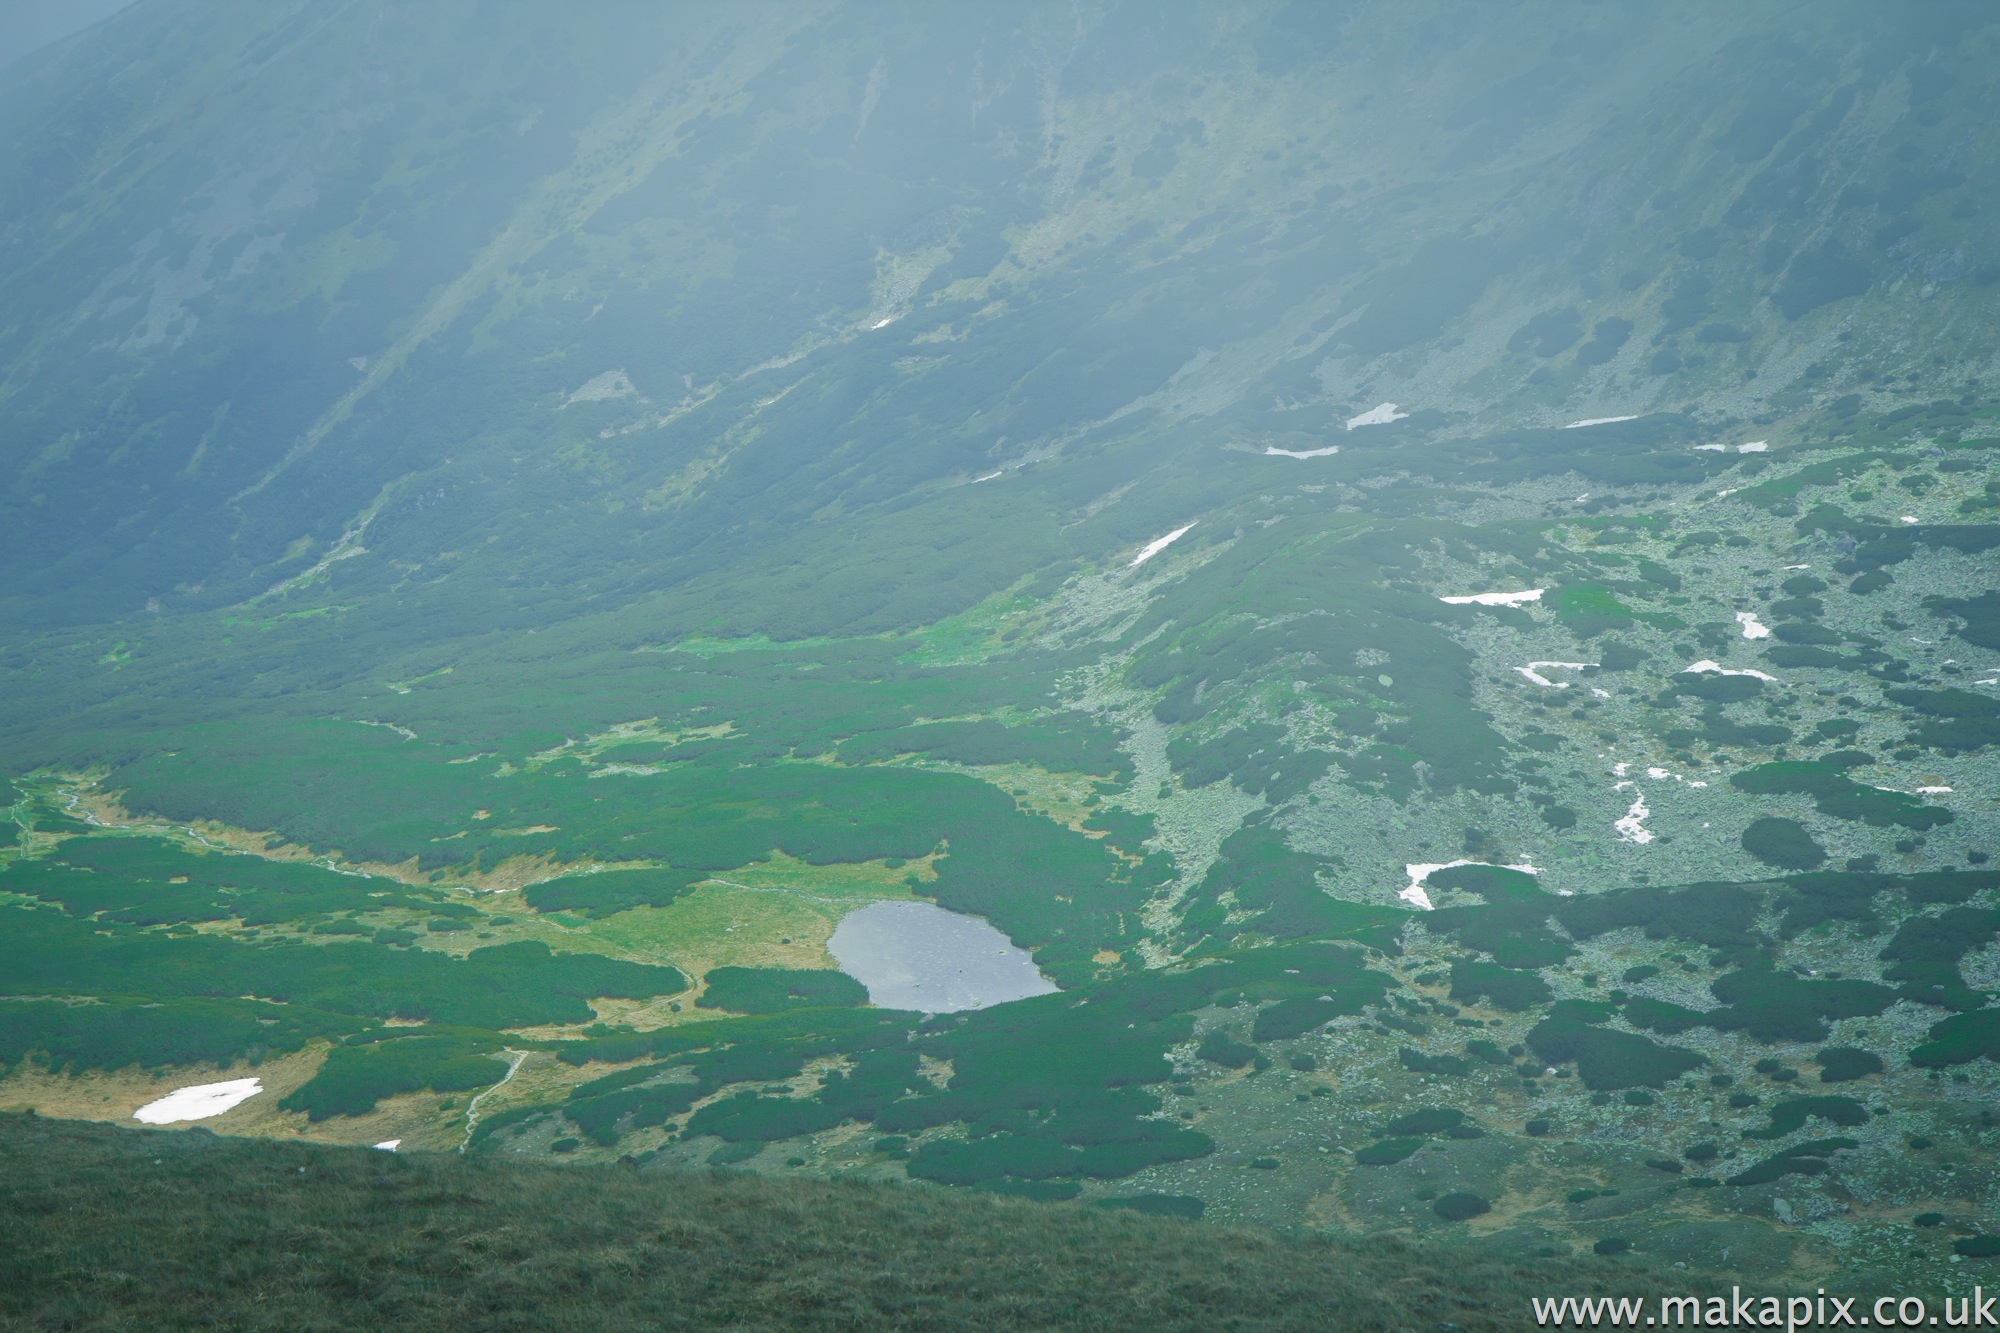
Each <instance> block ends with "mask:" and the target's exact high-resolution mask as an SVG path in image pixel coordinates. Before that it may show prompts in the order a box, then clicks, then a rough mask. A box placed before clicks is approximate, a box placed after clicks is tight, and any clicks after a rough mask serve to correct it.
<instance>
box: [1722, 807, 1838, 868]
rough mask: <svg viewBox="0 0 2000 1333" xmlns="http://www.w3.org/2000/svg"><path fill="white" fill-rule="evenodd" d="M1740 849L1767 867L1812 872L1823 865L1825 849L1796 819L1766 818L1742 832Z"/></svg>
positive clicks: (1824, 862) (1753, 823)
mask: <svg viewBox="0 0 2000 1333" xmlns="http://www.w3.org/2000/svg"><path fill="white" fill-rule="evenodd" d="M1742 841H1743V850H1744V851H1746V852H1748V853H1750V855H1752V856H1754V857H1756V858H1757V859H1758V860H1759V861H1762V862H1763V863H1764V864H1765V865H1767V866H1778V867H1781V868H1782V869H1785V870H1812V869H1815V868H1817V867H1819V866H1822V865H1824V864H1826V848H1824V847H1822V846H1820V845H1819V844H1818V843H1817V842H1815V841H1814V840H1813V836H1812V834H1810V833H1808V832H1807V831H1806V827H1805V825H1803V824H1801V823H1799V822H1798V821H1797V820H1795V819H1780V818H1777V817H1775V816H1766V817H1765V818H1763V819H1759V820H1755V821H1754V822H1752V823H1751V825H1750V827H1749V828H1746V829H1744V830H1743V840H1742Z"/></svg>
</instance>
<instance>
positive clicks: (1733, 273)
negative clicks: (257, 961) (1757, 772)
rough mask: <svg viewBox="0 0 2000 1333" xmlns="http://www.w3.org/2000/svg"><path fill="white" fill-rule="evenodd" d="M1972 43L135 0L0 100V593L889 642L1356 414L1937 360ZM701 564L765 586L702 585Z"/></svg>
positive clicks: (169, 606) (1833, 374)
mask: <svg viewBox="0 0 2000 1333" xmlns="http://www.w3.org/2000/svg"><path fill="white" fill-rule="evenodd" d="M1990 40H1991V37H1990V32H1989V31H1988V29H1987V27H1985V26H1983V25H1982V23H1981V9H1980V7H1979V6H1976V5H1975V6H1949V5H1939V6H1921V7H1918V8H1916V9H1915V10H1913V11H1912V12H1911V13H1908V14H1902V13H1898V14H1896V15H1894V16H1890V15H1888V14H1886V13H1885V12H1884V11H1882V10H1881V9H1880V8H1879V7H1877V6H1870V5H1857V6H1852V7H1841V6H1834V7H1830V8H1825V9H1820V10H1817V11H1815V13H1814V14H1813V16H1812V20H1811V21H1810V22H1802V21H1801V20H1800V17H1799V15H1798V12H1797V11H1795V10H1793V9H1790V8H1786V7H1778V6H1745V7H1741V8H1739V9H1738V10H1736V11H1735V12H1733V13H1731V14H1728V15H1722V14H1717V15H1710V16H1705V18H1704V21H1703V22H1701V23H1699V24H1691V23H1686V22H1682V21H1680V20H1679V19H1678V18H1676V17H1675V16H1674V15H1672V14H1670V13H1666V12H1662V11H1659V10H1658V9H1656V8H1654V7H1650V6H1616V5H1602V6H1590V7H1576V6H1562V5H1554V6H1546V7H1541V6H1536V5H1525V6H1467V7H1463V8H1457V7H1447V8H1446V9H1440V10H1438V11H1437V12H1436V13H1434V14H1429V15H1424V16H1420V15H1419V14H1418V13H1416V12H1413V11H1409V10H1407V9H1404V8H1402V7H1400V6H1368V5H1360V6H1345V7H1332V6H1319V5H1299V6H1291V7H1287V6H1276V7H1269V6H1248V7H1242V6H1206V7H1205V6H1200V5H1149V6H1103V7H1098V8H1091V7H1084V8H1082V9H1077V8H1074V7H1070V6H1045V7H1036V6H1021V7H1010V8H1009V9H1007V10H1005V11H985V10H981V9H977V8H947V9H945V10H942V11H931V10H922V11H920V10H907V9H906V10H900V11H898V10H895V9H888V10H882V11H871V12H869V13H867V14H861V13H858V12H855V11H852V10H848V9H844V8H841V7H837V6H836V7H821V6H809V5H797V6H782V7H777V8H769V9H761V10H760V9H755V8H752V9H743V10H734V9H732V10H724V9H721V8H707V9H696V10H678V11H674V12H672V13H667V12H664V11H659V10H655V9H653V8H651V7H648V6H630V7H619V6H612V7H607V8H605V9H602V10H600V11H598V12H596V13H593V14H589V15H573V16H566V17H564V18H562V19H557V18H556V17H555V16H553V15H548V14H543V13H537V12H535V11H532V10H529V9H520V8H507V7H501V8H499V9H496V10H493V11H491V12H482V14H481V15H480V17H479V18H478V19H476V20H474V19H469V18H465V17H463V16H461V15H459V14H458V13H457V12H456V11H454V10H450V9H448V8H444V7H424V8H419V9H415V10H408V9H401V8H395V7H391V8H385V9H371V8H369V7H367V6H358V7H349V6H311V5H308V6H286V5H275V6H270V7H267V8H266V9H265V10H264V12H263V13H262V14H260V15H259V16H258V19H257V21H256V22H254V23H249V24H246V23H245V22H244V16H243V14H242V13H241V12H240V11H235V10H229V9H222V8H217V9H202V8H199V7H197V8H195V9H192V10H190V9H188V8H185V7H176V6H164V5H158V6H147V5H140V6H137V7H135V8H134V9H132V10H131V11H128V12H126V13H122V14H119V15H117V16H116V17H115V18H114V19H113V20H112V21H111V22H110V23H108V24H106V25H105V26H104V28H103V29H102V30H101V31H100V32H98V33H95V34H93V36H92V39H91V41H90V42H89V43H87V44H86V45H84V46H81V47H78V48H76V49H74V50H73V51H70V52H68V53H66V54H64V55H63V56H62V57H61V58H60V59H56V60H51V61H45V62H42V63H40V64H37V63H36V62H34V61H30V62H29V63H28V64H27V65H26V66H24V67H23V68H21V69H17V70H15V71H12V72H11V73H10V76H9V78H8V80H7V88H6V91H5V98H6V123H7V124H8V125H9V126H10V130H9V137H10V139H11V141H12V148H11V149H10V151H9V152H8V153H7V155H6V160H5V167H4V171H5V184H4V185H0V191H4V197H5V198H6V199H7V201H8V207H7V215H8V220H7V225H6V230H5V239H4V242H0V245H4V249H0V256H4V258H0V265H4V268H0V272H4V274H5V276H4V279H0V281H4V283H5V294H6V300H7V307H8V309H9V311H10V317H9V319H8V320H7V329H6V331H5V344H4V347H0V358H4V364H5V366H6V378H5V380H4V384H5V389H4V394H5V402H6V405H7V411H8V416H9V422H10V428H9V430H8V432H7V441H6V448H7V451H8V452H7V461H6V465H5V466H6V471H7V473H8V475H9V477H10V478H11V480H10V484H9V487H8V495H7V500H6V505H7V508H6V514H5V517H6V522H5V524H4V531H5V533H6V537H5V543H6V545H5V554H4V556H3V557H0V559H4V561H5V564H4V570H5V575H6V587H7V596H8V608H9V610H8V615H9V619H10V620H15V621H16V622H17V623H21V622H31V623H33V622H39V623H78V622H87V621H102V620H110V619H115V618H120V617H127V616H131V615H133V614H135V613H137V612H138V611H140V609H141V608H143V607H145V606H147V605H149V604H151V603H154V602H156V603H157V605H158V606H159V607H160V609H161V611H162V613H163V614H171V613H173V612H175V611H180V610H188V609H199V608H211V607H217V606H222V605H229V604H233V603H236V602H240V601H242V600H244V599H245V598H246V597H248V596H250V595H252V594H256V593H261V592H264V591H265V590H267V589H269V588H271V587H273V586H276V585H278V584H281V583H283V582H284V581H285V580H287V579H292V578H297V577H298V576H299V575H300V574H302V573H304V572H305V571H306V570H308V569H311V568H313V567H314V566H315V565H316V564H317V562H319V561H322V560H324V559H325V558H326V557H327V556H328V555H329V554H330V553H332V552H334V551H336V550H341V549H349V550H351V549H353V548H354V546H356V545H365V546H366V547H367V548H368V552H369V556H368V557H367V558H365V559H357V560H356V561H355V562H354V563H352V564H345V563H343V564H342V565H341V566H340V567H339V568H338V569H337V571H334V570H331V569H330V570H329V572H330V575H331V577H332V580H333V582H334V585H335V587H336V588H337V589H338V590H339V591H340V593H341V594H342V595H343V596H347V595H352V596H359V597H365V598H367V599H369V601H370V602H371V610H376V613H377V614H381V615H387V616H390V617H392V618H395V619H398V620H401V621H405V622H407V620H408V619H409V618H410V617H412V616H419V617H427V616H430V615H435V614H437V611H438V608H439V607H440V605H441V603H443V602H451V603H454V604H456V603H460V602H464V601H467V600H470V601H472V602H474V603H476V604H477V606H478V607H479V615H480V616H481V617H482V623H481V626H480V628H491V627H499V626H508V627H519V626H526V625H535V624H543V623H547V622H549V621H550V620H553V619H560V618H565V617H567V616H568V615H570V614H571V613H573V611H574V609H575V602H576V599H578V598H583V597H588V598H592V599H595V601H597V602H598V603H612V604H624V603H630V602H632V601H634V600H637V599H642V598H652V599H655V600H656V601H661V599H662V598H663V595H666V596H665V598H664V601H662V604H660V605H659V606H658V608H657V610H655V611H653V612H652V615H653V617H654V618H655V619H656V620H657V621H658V623H659V624H660V626H661V628H662V629H663V630H682V631H685V630H686V629H687V628H691V627H692V626H693V625H697V624H701V623H705V622H707V621H711V620H714V619H716V618H718V616H720V618H721V619H722V620H723V621H724V622H725V623H728V624H729V625H730V627H731V628H732V629H735V630H737V631H739V632H755V631H764V632H769V633H773V634H776V635H779V636H784V635H787V634H791V633H796V632H798V631H799V630H801V629H804V630H805V631H806V632H811V633H820V632H826V631H827V630H829V629H831V628H836V627H837V628H840V629H844V630H849V631H851V630H854V629H864V630H873V629H885V628H900V627H903V626H907V625H911V624H918V623H927V622H928V621H931V620H934V619H936V618H938V617H939V616H940V615H943V614H948V613H949V612H950V611H952V610H956V609H960V608H961V607H962V606H963V605H966V604H969V603H970V602H971V601H976V600H978V599H979V598H980V597H982V596H984V595H986V594H987V593H990V592H992V591H995V590H997V589H998V588H1000V587H1004V586H1006V585H1007V584H1009V583H1011V582H1012V581H1013V580H1014V579H1015V578H1017V577H1020V576H1021V575H1023V574H1025V573H1028V572H1030V571H1032V570H1034V569H1037V568H1040V567H1044V566H1047V565H1049V564H1050V563H1052V562H1055V561H1059V560H1061V559H1064V558H1074V557H1079V556H1081V557H1086V558H1104V557H1106V556H1107V555H1108V553H1109V552H1110V551H1112V550H1114V549H1116V548H1118V547H1120V546H1122V545H1124V544H1127V543H1130V542H1133V541H1135V540H1143V539H1144V538H1145V537H1146V536H1149V535H1151V531H1150V526H1149V525H1152V524H1154V523H1155V522H1157V520H1158V518H1159V516H1160V515H1161V514H1162V513H1163V512H1164V513H1168V514H1172V515H1175V516H1178V515H1179V514H1180V513H1182V512H1183V510H1184V508H1185V505H1186V502H1187V500H1188V498H1189V497H1190V496H1191V495H1194V494H1199V495H1201V496H1204V497H1206V496H1212V495H1213V494H1214V493H1215V491H1214V488H1215V487H1216V486H1218V485H1220V486H1222V487H1224V488H1225V489H1226V491H1227V492H1231V493H1240V492H1242V491H1243V490H1245V489H1249V487H1250V486H1253V485H1255V484H1256V483H1249V485H1246V483H1245V481H1244V480H1243V479H1239V478H1234V477H1230V478H1229V479H1228V480H1224V479H1223V478H1222V477H1217V476H1213V475H1211V474H1213V473H1222V474H1223V476H1225V477H1226V476H1228V474H1229V473H1231V472H1238V473H1240V472H1241V471H1242V470H1243V469H1242V467H1241V463H1242V461H1243V460H1240V459H1233V458H1231V457H1230V456H1229V455H1228V454H1227V453H1226V452H1223V451H1224V450H1226V447H1227V445H1228V444H1229V443H1231V442H1242V443H1254V442H1255V441H1256V440H1258V439H1261V438H1262V437H1263V436H1266V435H1278V434H1282V435H1283V436H1285V437H1286V438H1292V437H1298V438H1299V439H1305V440H1309V441H1316V440H1318V439H1319V438H1320V437H1322V436H1327V437H1328V438H1329V439H1330V438H1331V436H1330V435H1329V434H1328V433H1329V431H1330V430H1337V429H1338V427H1339V424H1340V422H1341V421H1343V420H1344V419H1345V418H1346V417H1348V416H1351V415H1354V414H1355V413H1357V412H1360V411H1362V410H1364V409H1366V408H1369V407H1372V406H1374V404H1375V402H1376V401H1378V400H1381V399H1393V400H1396V401H1398V402H1401V403H1404V404H1405V410H1413V409H1415V410H1423V411H1428V412H1431V413H1437V414H1441V416H1442V418H1443V420H1441V421H1439V423H1438V425H1439V427H1440V428H1441V429H1443V430H1445V431H1446V432H1447V433H1449V434H1455V435H1464V434H1469V433H1476V432H1481V431H1491V430H1494V429H1499V428H1503V427H1512V426H1531V425H1549V424H1560V423H1562V422H1565V421H1569V420H1574V419H1577V418H1579V417H1591V416H1613V415H1619V414H1624V413H1640V412H1654V411H1662V410H1664V411H1681V410H1683V409H1686V408H1693V409H1694V411H1695V413H1696V414H1697V416H1698V418H1699V419H1702V420H1704V421H1714V420H1718V419H1723V418H1734V419H1745V418H1753V417H1756V416H1758V415H1761V414H1767V413H1786V414H1790V413H1797V412H1800V411H1803V410H1807V409H1811V408H1814V407H1823V406H1825V405H1826V404H1828V403H1830V402H1833V401H1835V400H1837V399H1838V398H1839V397H1840V396H1841V395H1842V394H1845V393H1848V392H1856V391H1859V392H1862V393H1864V395H1866V396H1867V398H1868V402H1869V404H1870V405H1871V406H1872V405H1873V404H1874V403H1875V402H1876V401H1877V396H1878V395H1883V394H1888V393H1893V392H1894V391H1896V390H1898V389H1901V388H1904V387H1906V385H1905V383H1904V382H1903V381H1902V377H1903V376H1904V375H1906V374H1909V373H1912V372H1914V373H1916V374H1918V375H1919V376H1920V377H1921V378H1922V379H1923V381H1924V382H1925V384H1926V385H1930V384H1931V383H1933V382H1941V383H1944V384H1947V385H1950V386H1953V387H1955V386H1956V384H1957V383H1958V381H1959V380H1960V379H1961V378H1963V377H1965V376H1967V375H1977V374H1978V373H1979V372H1980V371H1981V370H1983V369H1985V368H1986V367H1987V366H1988V363H1989V362H1990V359H1991V357H1992V356H1993V354H1994V350H1995V349H1994V346H1993V343H1992V337H1993V335H1992V332H1991V330H1992V320H1991V319H1990V318H1989V317H1987V316H1989V315H1990V312H1991V310H1992V309H1993V304H1992V303H1993V302H1994V301H1995V300H2000V287H1996V286H1995V277H1996V275H2000V249H1996V245H2000V242H1996V240H1995V238H1994V236H1993V230H1992V219H1991V212H1990V210H1991V207H1992V201H1991V200H1990V199H1989V198H1988V197H1987V194H1986V190H1985V187H1984V186H1983V185H1982V184H1980V181H1981V179H1982V178H1983V175H1984V173H1982V171H1981V170H1980V168H1981V167H1982V166H1983V165H1985V164H1988V163H1990V162H1991V161H1992V159H1993V152H1994V144H1993V139H1992V135H1993V130H1992V127H1991V126H1990V124H1989V123H1988V118H1987V117H1984V116H1983V115H1981V114H1980V112H1981V109H1982V108H1983V107H1984V106H1985V105H1986V104H1987V103H1988V102H1989V101H1990V100H1991V98H1990V95H1989V94H1990V92H1991V88H1990V85H1989V83H1988V82H1987V79H1988V74H1987V69H1986V66H1987V62H1985V61H1983V60H1982V59H1981V58H1980V56H1981V55H1982V53H1984V52H1985V51H1986V50H1987V48H1986V46H1985V45H1984V43H1985V42H1987V41H1990ZM110 67H115V68H116V69H117V71H118V72H117V76H116V78H115V79H111V78H107V77H106V76H105V70H106V69H107V68H110ZM1857 335H1859V336H1860V337H1861V341H1860V342H1859V343H1858V344H1857V343H1856V342H1855V341H1854V339H1855V337H1856V336H1857ZM1753 375H1754V378H1753ZM1363 400H1366V401H1363ZM1883 401H1891V400H1887V399H1884V400H1883ZM1232 463H1234V464H1236V466H1234V467H1231V464H1232ZM1031 465H1032V467H1031ZM999 469H1005V471H1004V472H1003V473H1002V476H1001V477H1000V478H996V480H1004V481H1005V482H1006V485H1005V486H999V487H994V488H993V489H996V490H1003V491H1004V490H1007V489H1010V488H1011V489H1012V490H1013V491H1014V492H1016V494H1015V495H1010V496H1003V497H1002V498H999V499H989V498H987V497H984V496H982V497H980V498H979V499H977V500H974V499H970V498H969V497H968V495H967V494H965V493H963V491H962V488H963V487H964V486H965V485H966V484H967V483H969V482H971V481H972V480H973V479H974V478H976V477H980V476H984V475H986V474H988V473H990V472H993V471H995V470H999ZM1030 469H1031V470H1030ZM1135 481H1138V482H1141V483H1142V484H1141V485H1140V486H1139V487H1138V488H1137V490H1136V491H1135V492H1134V493H1131V494H1130V495H1128V497H1127V498H1125V499H1124V500H1123V501H1122V502H1120V503H1116V504H1104V505H1102V506H1101V507H1100V508H1097V509H1092V506H1093V504H1094V503H1095V502H1101V501H1104V500H1105V499H1106V498H1107V497H1108V496H1110V495H1111V494H1113V493H1114V492H1116V491H1117V490H1118V488H1119V487H1120V486H1122V485H1126V484H1128V483H1132V482H1135ZM1177 504H1178V505H1179V507H1176V505H1177ZM968 520H970V521H969V522H968ZM989 523H993V524H995V525H996V527H997V531H994V532H990V533H989V532H986V531H985V530H984V529H985V527H986V525H987V524H989ZM527 524H531V525H533V528H532V534H530V533H529V532H528V531H524V530H523V526H522V525H527ZM941 528H942V529H945V530H946V531H945V532H940V531H939V530H940V529H941ZM975 531H977V534H978V535H976V536H975V535H974V532H975ZM349 533H354V534H356V535H355V536H353V537H350V538H348V539H347V540H348V546H347V547H346V548H342V546H341V542H342V540H343V536H344V535H345V534H349ZM530 535H532V541H530V540H528V538H529V537H530ZM491 536H498V537H499V538H500V540H498V541H497V542H492V543H488V542H487V541H486V538H488V537H491ZM829 545H830V546H833V547H834V548H836V549H840V550H842V551H843V552H847V551H852V552H853V554H852V555H849V556H847V557H846V558H839V557H836V558H835V559H834V560H832V561H830V562H827V561H826V560H825V556H824V553H823V550H822V548H824V547H827V546H829ZM857 545H858V546H859V548H860V549H858V550H856V549H854V548H855V547H856V546H857ZM479 547H490V548H492V549H477V548H479ZM809 553H810V554H809ZM913 561H916V562H921V563H922V564H923V565H924V575H925V576H924V577H923V578H921V579H917V578H910V577H907V576H906V570H907V568H908V566H909V564H910V562H913ZM808 563H809V564H814V565H818V566H819V568H817V569H816V570H814V571H813V573H811V574H801V573H799V572H797V566H799V565H801V564H808ZM857 563H865V564H866V566H867V567H868V568H867V569H866V570H863V569H857V568H855V565H856V564H857ZM885 564H886V566H887V568H886V569H885V568H883V566H884V565H885ZM746 566H748V567H749V569H750V570H753V571H754V572H755V574H756V575H759V576H763V577H764V578H765V579H766V581H769V582H774V583H776V584H777V585H778V586H779V589H780V590H781V591H779V593H778V595H776V596H775V597H765V598H759V599H758V600H759V602H760V603H762V605H760V606H759V607H758V609H756V610H754V611H753V610H746V609H724V608H722V607H719V606H718V602H723V601H733V600H736V599H735V598H732V597H729V596H728V595H727V594H726V593H724V592H723V591H722V589H724V588H727V587H729V586H731V584H732V581H733V580H734V579H740V578H741V577H743V576H744V570H745V567H746ZM788 571H790V572H789V573H788ZM885 574H886V575H887V576H888V577H886V578H885V577H880V576H882V575H885ZM898 575H905V576H904V577H898ZM860 585H878V586H860ZM378 601H379V602H380V603H381V606H380V608H379V610H377V609H376V608H375V607H374V606H373V605H372V603H375V602H378ZM398 611H400V612H401V614H400V615H399V614H398ZM821 622H826V623H821Z"/></svg>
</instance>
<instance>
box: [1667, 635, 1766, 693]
mask: <svg viewBox="0 0 2000 1333" xmlns="http://www.w3.org/2000/svg"><path fill="white" fill-rule="evenodd" d="M1744 637H1745V638H1748V637H1749V635H1748V634H1747V633H1746V634H1745V635H1744ZM1681 674H1682V675H1683V676H1700V675H1704V674H1712V675H1717V676H1755V677H1756V678H1757V679H1758V680H1768V681H1770V682H1771V683H1772V684H1774V685H1775V684H1777V682H1778V678H1777V677H1776V676H1773V675H1769V674H1767V673H1766V672H1762V671H1756V670H1752V669H1751V668H1748V667H1746V668H1744V669H1743V670H1741V671H1732V670H1730V669H1729V668H1728V667H1725V666H1720V665H1718V664H1716V663H1714V662H1711V661H1709V660H1708V659H1707V658H1705V657H1704V658H1703V659H1702V660H1701V661H1699V662H1696V663H1695V664H1694V665H1693V666H1690V667H1682V668H1681Z"/></svg>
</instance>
